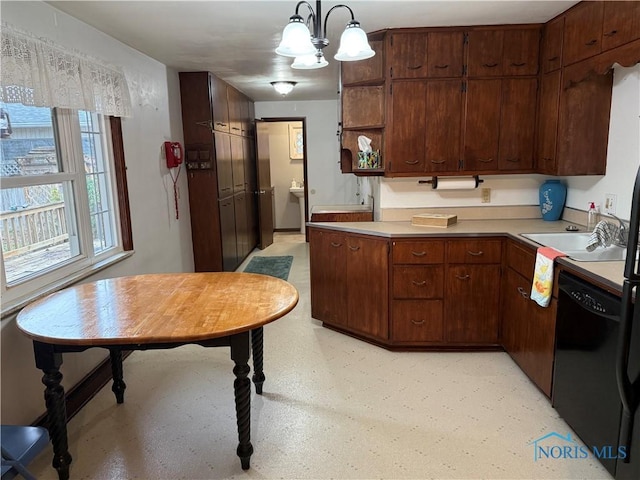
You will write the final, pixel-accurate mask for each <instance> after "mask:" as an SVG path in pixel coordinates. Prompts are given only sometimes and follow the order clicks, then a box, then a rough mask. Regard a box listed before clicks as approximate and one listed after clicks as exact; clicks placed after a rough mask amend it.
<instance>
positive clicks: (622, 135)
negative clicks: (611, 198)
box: [566, 65, 640, 219]
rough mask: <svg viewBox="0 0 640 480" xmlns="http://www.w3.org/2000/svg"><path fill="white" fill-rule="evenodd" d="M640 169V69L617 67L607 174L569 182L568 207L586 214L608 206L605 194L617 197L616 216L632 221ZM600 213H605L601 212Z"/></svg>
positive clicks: (614, 77) (614, 79)
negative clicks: (591, 204)
mask: <svg viewBox="0 0 640 480" xmlns="http://www.w3.org/2000/svg"><path fill="white" fill-rule="evenodd" d="M639 165H640V65H636V66H635V67H632V68H622V67H616V68H615V69H614V71H613V97H612V99H611V122H610V124H609V146H608V149H607V174H606V175H605V176H604V177H602V176H589V177H568V178H567V184H568V187H569V188H568V189H567V203H566V204H567V206H569V207H573V208H577V209H580V210H586V209H587V208H588V206H589V202H595V203H596V204H598V205H604V198H605V194H607V193H612V194H615V195H616V196H617V199H616V200H617V203H618V205H617V207H616V215H617V216H619V217H621V218H624V219H629V217H630V214H631V195H632V193H633V183H634V181H635V178H636V171H637V170H638V166H639ZM600 211H603V209H602V208H601V210H600Z"/></svg>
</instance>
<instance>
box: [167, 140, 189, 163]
mask: <svg viewBox="0 0 640 480" xmlns="http://www.w3.org/2000/svg"><path fill="white" fill-rule="evenodd" d="M164 153H165V156H166V157H167V168H175V167H178V166H180V164H181V163H182V159H183V157H184V155H183V153H182V145H180V142H164Z"/></svg>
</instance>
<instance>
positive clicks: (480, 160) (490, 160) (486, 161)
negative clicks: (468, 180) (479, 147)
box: [478, 158, 493, 163]
mask: <svg viewBox="0 0 640 480" xmlns="http://www.w3.org/2000/svg"><path fill="white" fill-rule="evenodd" d="M478 161H479V162H482V163H491V162H493V158H479V159H478Z"/></svg>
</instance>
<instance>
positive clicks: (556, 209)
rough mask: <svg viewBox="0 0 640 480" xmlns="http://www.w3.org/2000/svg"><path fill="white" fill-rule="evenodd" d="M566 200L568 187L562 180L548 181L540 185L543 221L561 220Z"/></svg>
mask: <svg viewBox="0 0 640 480" xmlns="http://www.w3.org/2000/svg"><path fill="white" fill-rule="evenodd" d="M566 199H567V187H566V186H565V185H564V184H563V183H561V182H560V180H547V181H545V182H544V183H543V184H542V185H540V211H541V212H542V219H543V220H547V221H555V220H558V219H560V216H561V215H562V209H563V208H564V202H565V200H566Z"/></svg>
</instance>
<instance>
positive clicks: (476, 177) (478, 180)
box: [418, 175, 484, 190]
mask: <svg viewBox="0 0 640 480" xmlns="http://www.w3.org/2000/svg"><path fill="white" fill-rule="evenodd" d="M453 178H459V177H453ZM460 178H464V177H460ZM472 179H473V180H475V187H474V188H478V185H480V184H481V183H482V182H484V180H482V179H481V178H480V175H474V176H473V177H472ZM424 183H429V184H431V189H432V190H435V189H437V188H438V177H431V180H418V184H424Z"/></svg>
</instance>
